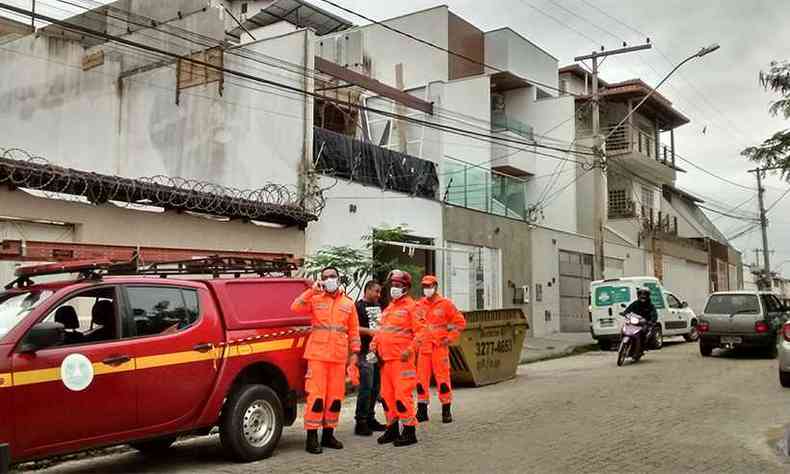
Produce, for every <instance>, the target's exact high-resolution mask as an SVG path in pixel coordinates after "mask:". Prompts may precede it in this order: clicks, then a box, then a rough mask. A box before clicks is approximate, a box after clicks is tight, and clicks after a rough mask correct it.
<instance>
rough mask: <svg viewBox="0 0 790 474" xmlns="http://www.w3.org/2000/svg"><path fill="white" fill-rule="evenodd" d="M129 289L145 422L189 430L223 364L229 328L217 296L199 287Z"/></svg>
mask: <svg viewBox="0 0 790 474" xmlns="http://www.w3.org/2000/svg"><path fill="white" fill-rule="evenodd" d="M124 290H125V298H124V299H125V301H126V304H127V309H126V312H125V314H126V315H127V318H126V320H125V322H124V327H125V329H126V331H127V332H128V333H129V334H130V335H131V337H132V338H133V339H131V340H130V341H129V344H130V346H131V350H132V352H133V353H134V357H135V361H136V367H137V370H136V375H135V382H136V384H137V390H138V411H139V423H140V426H141V427H142V428H154V427H156V428H157V429H158V430H160V431H161V430H173V431H180V430H182V429H186V428H189V427H190V425H191V423H193V422H194V421H195V418H196V417H197V416H198V415H199V414H200V413H199V411H200V409H201V408H202V407H203V406H204V405H205V401H206V399H207V398H208V397H209V395H210V394H211V389H212V387H213V386H214V384H215V382H216V378H217V374H218V367H219V366H220V364H221V360H219V359H218V358H219V357H221V352H220V351H219V350H218V349H217V346H218V343H220V342H222V334H223V332H222V328H221V326H220V325H219V324H220V323H219V315H218V314H217V312H216V309H215V307H214V305H213V302H212V299H211V297H210V295H209V294H208V292H207V290H206V289H205V288H203V289H201V288H198V287H197V285H196V286H195V287H188V286H186V285H184V286H175V285H164V284H162V285H128V286H125V287H124ZM168 381H169V382H170V383H167V382H168Z"/></svg>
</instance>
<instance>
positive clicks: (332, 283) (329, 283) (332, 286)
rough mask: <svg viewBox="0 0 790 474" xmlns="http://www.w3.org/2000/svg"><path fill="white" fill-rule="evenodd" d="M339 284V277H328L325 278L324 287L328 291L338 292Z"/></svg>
mask: <svg viewBox="0 0 790 474" xmlns="http://www.w3.org/2000/svg"><path fill="white" fill-rule="evenodd" d="M338 286H339V285H338V282H337V278H328V279H326V280H324V289H325V290H326V291H327V293H334V292H336V291H337V287H338Z"/></svg>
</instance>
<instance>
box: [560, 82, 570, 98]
mask: <svg viewBox="0 0 790 474" xmlns="http://www.w3.org/2000/svg"><path fill="white" fill-rule="evenodd" d="M560 95H568V80H567V79H560Z"/></svg>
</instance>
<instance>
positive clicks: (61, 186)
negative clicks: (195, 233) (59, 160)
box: [0, 147, 326, 226]
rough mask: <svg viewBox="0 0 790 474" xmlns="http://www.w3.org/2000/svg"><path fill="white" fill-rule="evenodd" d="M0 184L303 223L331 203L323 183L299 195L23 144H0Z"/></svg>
mask: <svg viewBox="0 0 790 474" xmlns="http://www.w3.org/2000/svg"><path fill="white" fill-rule="evenodd" d="M308 179H310V178H309V177H308ZM0 185H7V186H10V187H12V188H23V189H29V190H34V191H39V192H41V193H43V194H44V195H45V196H46V197H50V198H54V197H58V196H57V195H71V196H80V197H83V198H85V199H86V200H88V201H89V202H90V203H93V204H104V203H106V202H108V201H112V202H113V203H120V204H121V205H125V206H127V207H133V206H135V205H138V206H139V205H143V206H156V207H161V208H164V209H170V210H182V211H192V212H197V213H203V214H209V215H214V216H220V217H228V218H240V219H250V220H259V221H267V222H275V223H282V224H295V225H300V226H306V225H307V223H308V222H311V221H316V220H318V217H319V216H320V214H321V212H322V211H323V209H324V207H325V206H326V199H325V198H324V193H323V192H324V189H322V188H320V187H318V186H310V187H308V188H307V191H306V192H305V193H304V195H302V196H300V195H299V193H298V191H297V190H296V188H295V187H293V186H287V185H282V184H275V183H266V184H265V185H264V186H262V187H260V188H257V189H238V188H233V187H229V186H223V185H219V184H216V183H211V182H208V181H201V180H195V179H187V178H181V177H172V176H164V175H156V176H150V177H139V178H128V177H123V176H116V175H106V174H99V173H93V172H89V171H82V170H76V169H73V168H66V167H62V166H58V165H55V164H52V163H50V162H49V161H48V160H46V159H45V158H43V157H41V156H37V155H33V154H31V153H29V152H28V151H26V150H23V149H20V148H2V147H0Z"/></svg>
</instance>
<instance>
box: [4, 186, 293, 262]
mask: <svg viewBox="0 0 790 474" xmlns="http://www.w3.org/2000/svg"><path fill="white" fill-rule="evenodd" d="M0 202H2V214H3V215H4V216H6V217H14V218H19V219H26V220H57V221H59V222H64V223H68V224H72V225H73V227H74V232H73V242H77V243H79V242H84V243H92V244H107V245H130V246H136V245H141V246H153V247H169V248H196V249H206V250H225V251H252V252H285V253H293V254H294V255H298V256H301V255H303V254H304V232H302V231H300V230H299V229H297V228H287V229H277V228H271V227H263V226H259V225H255V224H244V223H241V222H217V221H213V220H209V219H205V218H202V217H197V216H191V215H188V214H177V213H174V212H166V213H155V212H146V211H137V210H131V209H127V208H120V207H117V206H114V205H111V204H107V205H103V206H92V205H89V204H79V203H75V202H67V201H62V200H56V199H44V198H39V197H34V196H31V195H30V194H28V193H26V192H23V191H15V192H11V191H6V190H0ZM28 238H29V237H28Z"/></svg>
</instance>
